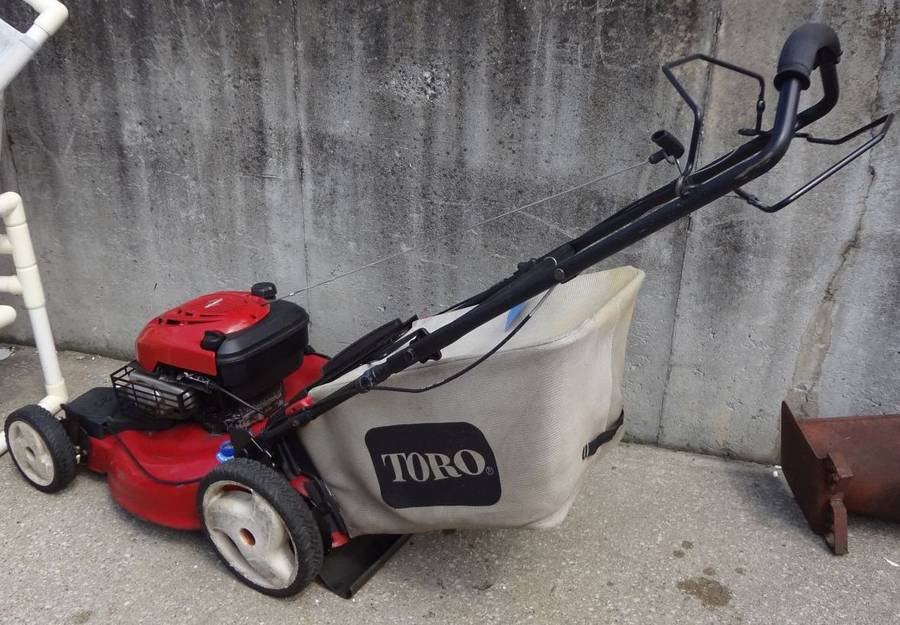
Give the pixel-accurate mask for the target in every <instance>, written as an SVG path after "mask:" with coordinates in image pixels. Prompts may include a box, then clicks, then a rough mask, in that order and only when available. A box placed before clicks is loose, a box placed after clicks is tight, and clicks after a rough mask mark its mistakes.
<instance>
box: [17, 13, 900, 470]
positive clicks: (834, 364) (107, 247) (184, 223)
mask: <svg viewBox="0 0 900 625" xmlns="http://www.w3.org/2000/svg"><path fill="white" fill-rule="evenodd" d="M71 10H72V19H71V21H70V22H69V23H68V24H67V25H66V27H65V28H64V29H63V31H62V32H61V33H60V35H59V36H58V38H57V39H55V40H53V41H52V42H51V44H50V45H49V46H48V48H46V49H45V50H43V51H42V53H41V55H40V57H39V59H38V61H36V62H35V63H34V64H33V66H32V67H31V68H30V69H29V70H28V71H27V73H26V74H24V75H23V76H21V77H20V78H19V79H18V81H17V82H16V83H15V84H14V85H13V88H12V89H11V91H10V92H9V93H8V94H7V102H6V121H7V125H8V135H7V138H8V140H9V142H10V144H11V150H10V151H11V155H12V159H13V160H12V161H11V160H10V158H6V159H5V161H4V165H5V167H4V171H5V180H6V186H7V187H8V186H11V185H13V184H17V185H18V188H19V190H20V191H21V193H22V194H23V196H24V197H25V199H26V201H27V202H28V208H29V209H30V211H31V216H32V220H33V223H34V232H35V238H36V243H37V246H38V249H39V250H40V251H41V255H42V259H41V260H42V262H43V265H42V271H43V275H44V278H45V281H46V284H47V286H48V290H49V293H50V298H51V299H50V307H51V314H52V319H53V322H54V326H55V329H56V332H57V335H58V336H59V339H60V343H61V344H62V345H64V346H66V347H75V348H79V349H85V350H91V351H98V352H103V353H109V354H114V355H123V354H126V353H128V352H129V351H130V349H131V345H132V341H133V338H134V336H135V335H136V333H137V331H138V330H139V329H140V327H141V325H142V324H143V322H144V321H145V320H146V319H147V318H149V317H150V316H151V315H153V314H154V313H155V312H158V311H159V310H162V309H164V308H166V307H169V306H171V305H174V304H175V303H177V302H178V301H179V300H182V299H185V298H187V297H190V296H192V295H195V294H197V293H201V292H206V291H210V290H215V289H219V288H246V287H248V286H249V285H250V284H251V283H252V282H254V281H257V280H261V279H272V280H274V281H276V282H277V283H278V284H279V285H280V286H281V288H282V290H285V291H286V290H289V289H290V288H292V287H299V286H303V285H304V284H307V283H315V282H320V281H322V280H326V279H328V278H329V277H332V276H334V275H338V274H340V273H342V272H345V271H347V270H350V269H353V268H355V267H358V266H360V265H363V264H366V263H368V262H371V261H373V260H375V259H379V258H381V257H384V256H387V255H390V254H393V253H395V252H397V251H399V250H401V249H404V246H422V247H421V249H417V250H416V251H415V252H414V253H410V254H407V255H405V256H403V257H402V258H398V259H396V260H393V261H391V262H388V263H385V264H383V265H380V266H378V267H375V268H372V269H369V270H366V271H363V272H360V273H357V274H355V275H353V276H351V277H348V278H345V279H342V280H339V281H336V282H334V283H330V284H328V285H325V286H322V287H320V288H318V289H316V290H314V291H313V292H312V293H311V294H310V295H309V296H308V297H306V298H304V301H305V303H306V305H307V306H308V307H309V308H310V310H311V313H312V316H313V319H314V327H313V329H312V337H313V340H314V342H315V345H316V346H317V347H318V348H320V349H323V350H335V349H338V348H340V346H341V345H343V344H346V343H347V342H348V341H350V340H351V339H352V338H354V337H355V336H356V335H358V334H359V333H360V332H362V331H364V330H367V329H370V328H371V327H373V326H375V325H377V324H378V323H380V322H382V321H384V320H385V319H387V318H390V317H393V316H402V315H406V314H408V313H410V312H412V311H418V312H427V311H434V310H436V309H438V308H440V307H441V306H443V305H446V304H449V303H451V302H453V301H454V300H456V299H459V298H461V297H462V296H464V295H466V294H469V293H471V292H473V291H474V290H475V289H478V288H479V287H482V286H485V285H487V284H489V283H490V282H492V281H494V280H495V279H497V278H499V277H501V276H503V275H505V274H506V273H507V272H509V271H510V270H511V269H512V268H513V267H514V265H515V262H516V261H518V260H520V259H522V258H527V257H529V256H531V255H533V254H535V253H538V252H541V251H544V250H545V249H546V248H549V247H550V246H552V245H554V244H556V243H558V242H560V241H562V240H563V239H564V238H566V237H567V236H569V235H571V234H574V233H577V232H579V231H580V230H582V229H584V228H586V227H587V226H589V225H590V224H593V223H595V222H596V221H597V220H598V219H599V218H601V217H602V216H604V215H606V214H609V213H610V212H612V211H613V210H614V209H615V208H616V207H617V206H619V205H621V204H623V203H624V202H626V201H628V200H629V199H631V198H634V197H635V196H637V195H638V194H641V193H644V192H646V191H648V190H650V189H652V188H654V187H655V186H658V185H659V184H661V183H663V182H666V181H667V180H668V179H669V178H670V177H671V176H672V175H673V171H672V170H671V168H670V167H669V166H667V165H665V164H662V165H658V166H656V167H655V168H651V167H643V168H640V169H637V170H635V171H633V172H630V173H628V174H625V175H623V176H619V177H617V178H615V179H611V180H608V181H604V182H602V183H599V184H597V185H595V186H594V187H591V188H588V189H584V190H581V191H579V192H576V193H574V194H571V195H569V196H567V197H565V198H561V199H559V200H554V201H552V202H549V203H546V204H542V205H540V206H536V207H534V208H532V209H529V210H528V211H527V212H525V213H521V214H518V215H516V216H513V217H511V218H509V219H506V220H502V221H499V222H495V223H492V224H490V225H488V226H486V227H484V228H481V229H479V230H477V231H474V232H469V233H466V234H465V235H463V236H456V237H450V238H446V239H442V238H441V237H442V236H444V235H446V234H448V233H451V232H453V231H455V230H457V229H458V228H461V227H464V226H466V225H468V224H471V223H474V222H476V221H479V220H481V219H484V218H487V217H490V216H491V215H495V214H497V213H499V212H502V211H504V210H506V209H508V208H510V207H514V206H519V205H521V204H523V203H526V202H528V201H530V200H533V199H536V198H540V197H545V196H547V195H550V194H552V193H554V192H557V191H560V190H562V189H565V188H567V187H569V186H572V185H575V184H578V183H579V182H582V181H584V180H587V179H590V178H592V177H595V176H598V175H600V174H602V173H603V172H607V171H612V170H616V169H618V168H621V167H624V166H626V165H630V164H633V163H637V162H640V161H641V160H642V159H644V158H646V156H647V155H648V154H649V153H650V152H651V150H652V145H651V144H650V142H649V135H650V134H651V132H653V131H654V130H657V129H658V128H663V127H665V128H668V129H670V130H671V131H673V132H674V133H676V134H677V135H679V136H681V137H682V138H683V139H685V140H686V139H687V137H688V130H689V117H688V114H687V111H686V110H685V107H684V106H682V105H680V104H679V102H678V101H677V100H676V98H675V95H674V92H673V91H672V90H671V88H670V87H669V85H668V83H667V82H666V81H665V79H664V77H663V76H662V74H661V73H660V72H659V69H658V67H659V65H660V63H662V62H664V61H666V60H670V59H673V58H675V57H678V56H680V55H684V54H687V53H690V52H694V51H703V52H708V53H712V54H715V55H718V56H720V57H722V58H724V59H729V60H733V61H736V62H740V63H744V64H746V65H749V66H750V67H751V68H754V69H756V70H758V71H760V72H762V73H764V74H765V75H767V76H771V75H772V74H773V73H774V67H775V64H776V59H777V54H778V51H779V48H780V45H781V43H782V42H783V41H784V39H785V37H786V36H787V35H788V33H789V32H790V31H791V30H792V29H793V28H794V27H795V26H797V25H799V24H801V23H802V22H804V21H806V20H810V19H813V20H818V21H824V22H827V23H829V24H831V25H833V26H834V27H835V28H836V29H837V30H838V31H839V33H840V34H841V36H842V40H843V41H844V43H845V48H846V53H845V55H844V59H843V61H842V63H841V65H840V68H839V69H840V73H841V77H842V80H843V84H842V87H843V98H842V101H841V104H840V106H839V109H838V110H837V111H836V112H835V113H834V114H832V115H831V116H830V117H829V119H828V121H827V122H825V123H822V124H821V126H820V127H817V128H816V132H817V133H821V134H826V135H827V134H837V133H842V132H843V131H845V130H848V129H850V128H851V127H854V126H855V125H858V124H860V123H862V122H865V121H867V120H868V119H869V118H870V117H871V116H872V115H874V114H876V113H879V112H882V111H888V110H893V109H896V108H898V103H900V81H898V80H897V78H898V71H897V67H898V66H900V58H898V56H900V52H898V46H897V43H898V40H900V37H898V34H900V33H898V28H900V8H898V5H897V3H896V2H887V3H885V2H859V3H852V4H850V3H844V2H835V1H832V2H824V3H821V2H820V3H813V2H796V3H781V2H775V1H773V0H766V1H763V2H746V1H741V2H738V1H734V0H697V1H694V2H689V1H685V0H679V1H676V2H661V1H659V2H652V1H649V2H626V1H618V0H605V1H603V0H600V1H579V2H575V1H570V2H550V1H537V2H505V3H504V2H439V3H436V2H424V1H421V2H403V1H389V0H378V1H375V2H369V3H356V2H346V3H330V2H306V1H304V2H289V1H279V0H261V1H259V2H253V3H249V2H244V1H242V0H222V1H217V2H213V1H204V2H182V1H178V0H166V1H163V2H153V3H150V2H145V1H144V0H121V1H117V2H104V1H102V0H78V1H77V2H75V1H74V0H73V2H72V3H71ZM24 17H25V14H24V13H22V14H20V15H17V16H16V18H17V19H18V20H19V23H24V21H25V20H24ZM682 75H683V77H684V79H685V80H686V82H687V84H688V85H689V87H690V88H691V90H692V91H693V93H695V94H697V97H698V99H699V100H700V101H701V102H702V103H703V104H704V106H705V107H706V108H707V110H708V118H709V121H708V128H707V132H706V141H705V143H704V147H703V156H704V157H706V158H710V157H712V156H713V155H715V154H718V153H720V152H721V151H723V150H725V149H726V148H728V147H729V146H734V145H737V143H738V142H739V141H740V140H741V139H740V137H738V136H737V135H736V134H735V132H734V130H735V129H736V128H738V127H741V126H748V125H751V124H752V119H753V114H752V107H753V103H754V97H755V94H754V92H753V88H752V84H748V83H747V82H746V81H742V80H739V79H736V78H733V77H731V76H728V75H726V74H723V73H722V72H718V71H717V72H712V74H711V78H712V81H711V83H709V85H708V86H707V81H706V79H707V72H706V70H705V69H704V68H703V67H701V66H696V67H689V68H687V69H686V70H685V71H684V72H683V73H682ZM815 95H816V94H815V93H813V94H811V95H810V96H809V98H810V99H811V98H812V97H815ZM770 104H774V98H770ZM770 108H771V106H770ZM897 137H898V134H897V131H895V132H894V133H893V134H892V135H891V136H890V137H889V138H888V139H886V141H885V142H884V143H883V144H882V145H881V146H880V147H879V148H878V149H877V151H876V152H874V153H872V154H871V156H867V157H864V159H862V160H861V161H860V162H858V163H857V164H856V165H855V166H853V167H852V169H850V171H848V172H847V173H845V174H843V175H842V176H841V177H839V178H835V179H833V180H832V181H829V182H828V183H826V184H825V185H823V186H822V187H821V188H820V190H816V191H815V192H814V193H812V194H810V195H809V196H808V197H807V198H804V200H803V201H802V202H800V203H798V204H797V205H795V206H792V207H791V208H790V209H787V210H785V211H784V212H782V213H779V214H778V215H775V216H769V215H764V214H762V213H760V212H758V211H755V210H754V209H752V208H750V207H748V206H746V205H744V204H742V203H740V202H738V201H736V200H732V199H726V200H723V201H720V202H719V203H717V204H716V205H714V206H711V207H708V208H707V209H705V210H704V211H703V212H701V213H698V214H696V216H695V217H693V218H692V219H687V220H683V221H682V222H680V223H679V224H676V225H675V226H673V227H671V228H669V229H668V230H666V231H664V232H661V233H658V234H657V235H655V236H653V237H652V238H650V239H648V240H646V241H645V242H643V243H641V244H639V245H637V246H635V247H633V248H631V249H630V250H628V251H626V252H625V253H623V254H621V255H620V256H619V257H618V258H617V259H616V264H617V263H631V264H635V265H637V266H640V267H641V268H643V269H644V270H645V271H646V272H647V274H648V277H647V281H646V283H645V287H644V290H643V292H642V295H641V297H640V300H639V305H638V310H637V316H636V319H635V323H634V327H633V332H632V336H631V342H630V347H629V350H630V352H629V363H628V372H627V379H628V386H627V400H628V413H629V414H628V416H629V426H628V427H629V431H630V433H631V435H632V436H633V437H634V438H636V439H639V440H644V441H654V442H658V443H660V444H662V445H668V446H675V447H686V448H691V449H698V450H703V451H709V452H713V453H720V454H733V455H736V456H739V457H744V458H751V459H757V460H771V459H773V458H775V456H776V454H777V440H778V431H777V430H778V424H777V414H778V403H779V401H780V400H781V399H782V398H784V397H785V396H789V397H791V398H792V399H793V400H794V401H795V402H796V403H798V404H799V405H801V406H802V407H803V408H805V409H806V410H808V411H809V412H811V413H815V412H818V411H819V410H822V411H823V412H826V413H829V414H840V413H853V412H865V413H878V412H889V411H897V410H898V409H900V286H898V274H900V260H898V258H900V256H898V254H897V250H898V249H900V225H898V224H900V207H898V197H900V195H898V192H900V166H898V165H897V163H896V160H895V159H894V156H895V154H896V153H897V145H898V139H897ZM840 153H841V149H840V148H817V149H812V147H808V146H806V145H803V144H798V145H796V146H794V147H793V148H792V149H791V152H790V153H789V155H788V157H787V159H786V161H785V163H784V164H783V165H781V166H779V168H778V169H777V170H776V171H775V172H774V173H773V174H772V175H770V176H768V178H766V179H765V180H764V181H758V182H756V183H754V184H753V185H752V189H751V190H752V191H754V192H756V193H758V194H759V195H761V196H762V197H765V198H771V199H775V198H777V197H780V196H781V195H783V194H785V193H786V192H788V191H790V190H792V189H793V188H794V187H795V186H797V185H798V183H800V182H802V181H804V180H805V179H807V178H808V177H809V176H810V175H812V174H814V173H816V172H817V171H818V170H819V169H821V168H822V167H823V164H824V163H825V162H827V161H828V160H829V159H831V158H836V157H837V155H838V154H840ZM13 163H14V171H12V169H13V167H12V165H13ZM610 264H613V263H610ZM0 301H5V300H3V299H2V298H0ZM27 333H28V329H27V327H25V326H24V325H21V324H20V325H18V326H16V327H15V328H13V330H12V333H11V334H10V335H8V337H9V338H13V339H23V338H26V337H27Z"/></svg>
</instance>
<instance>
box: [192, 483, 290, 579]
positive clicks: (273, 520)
mask: <svg viewBox="0 0 900 625" xmlns="http://www.w3.org/2000/svg"><path fill="white" fill-rule="evenodd" d="M203 521H204V523H205V524H206V528H207V530H208V531H209V536H210V538H211V539H212V542H213V544H214V545H215V547H216V549H217V550H218V551H219V553H221V554H222V556H223V557H224V558H225V560H226V561H227V562H228V564H229V565H230V566H231V567H232V568H233V569H235V570H236V571H237V572H238V573H240V574H241V575H242V576H243V577H245V578H247V579H248V580H250V581H252V582H253V583H255V584H257V585H259V586H263V587H265V588H270V589H273V590H278V589H282V588H287V587H288V586H290V585H291V583H292V582H293V581H294V580H295V579H296V578H297V573H298V569H299V562H298V560H297V550H296V547H295V545H294V542H293V540H292V539H291V536H290V533H289V532H288V529H287V526H286V525H285V523H284V520H282V518H281V515H280V514H278V511H276V510H275V508H274V507H272V504H270V503H269V502H268V501H267V500H266V498H265V497H263V496H262V495H261V494H259V493H257V492H255V491H254V490H253V489H251V488H249V487H247V486H245V485H243V484H238V483H236V482H229V481H222V482H215V483H213V484H212V485H210V487H209V488H208V489H206V492H205V493H204V494H203Z"/></svg>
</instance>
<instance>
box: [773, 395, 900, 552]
mask: <svg viewBox="0 0 900 625" xmlns="http://www.w3.org/2000/svg"><path fill="white" fill-rule="evenodd" d="M781 467H782V470H783V471H784V477H785V478H786V479H787V482H788V484H789V485H790V487H791V491H793V493H794V497H795V498H796V499H797V503H798V504H799V505H800V509H801V510H803V514H804V516H805V517H806V520H807V521H808V522H809V526H810V527H811V528H812V529H813V531H814V532H816V533H817V534H821V535H822V536H824V537H825V541H826V542H827V543H828V546H829V547H831V550H832V551H834V553H835V554H837V555H841V554H845V553H847V512H852V513H858V514H863V515H866V516H871V517H877V518H880V519H888V520H894V521H900V415H882V416H856V417H831V418H814V419H813V418H810V419H798V418H797V417H795V416H794V415H793V413H792V412H791V409H790V408H789V407H788V405H787V404H785V403H782V404H781Z"/></svg>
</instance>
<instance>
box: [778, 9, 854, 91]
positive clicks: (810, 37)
mask: <svg viewBox="0 0 900 625" xmlns="http://www.w3.org/2000/svg"><path fill="white" fill-rule="evenodd" d="M840 58H841V42H840V41H839V40H838V36H837V33H836V32H834V31H833V30H832V29H831V28H829V27H828V26H826V25H825V24H812V23H810V24H804V25H803V26H801V27H800V28H798V29H796V30H795V31H794V32H792V33H791V36H790V37H788V40H787V41H786V42H785V43H784V47H783V48H782V49H781V56H780V57H779V58H778V73H777V74H776V75H775V88H776V89H778V90H781V85H782V83H783V82H784V81H785V79H787V78H797V79H799V80H800V88H801V89H809V75H810V74H811V73H812V72H813V70H814V69H816V68H817V67H819V66H820V65H822V64H825V63H837V62H838V60H840Z"/></svg>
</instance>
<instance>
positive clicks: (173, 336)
mask: <svg viewBox="0 0 900 625" xmlns="http://www.w3.org/2000/svg"><path fill="white" fill-rule="evenodd" d="M268 314H269V302H267V301H266V300H265V299H263V298H261V297H257V296H255V295H251V294H250V293H247V292H245V291H218V292H216V293H210V294H208V295H201V296H200V297H198V298H196V299H192V300H191V301H189V302H185V303H184V304H181V305H180V306H176V307H175V308H173V309H171V310H168V311H166V312H164V313H163V314H161V315H159V316H157V317H156V318H154V319H152V320H151V321H150V322H149V323H147V325H146V326H144V329H143V330H142V331H141V333H140V334H139V335H138V338H137V342H136V345H135V352H136V355H137V361H138V363H139V364H140V365H141V367H143V368H144V369H146V370H147V371H153V370H155V369H156V366H157V365H158V364H160V363H165V364H169V365H176V366H178V367H179V368H182V369H187V370H189V371H195V372H197V373H205V374H207V375H216V374H217V373H218V371H217V370H216V353H215V352H214V351H210V350H206V349H203V348H202V347H201V346H200V343H201V341H202V340H203V335H204V334H206V333H207V332H209V331H218V332H222V333H224V334H231V333H232V332H238V331H240V330H244V329H246V328H249V327H250V326H252V325H254V324H255V323H257V322H259V321H260V320H261V319H262V318H264V317H265V316H266V315H268Z"/></svg>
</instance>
